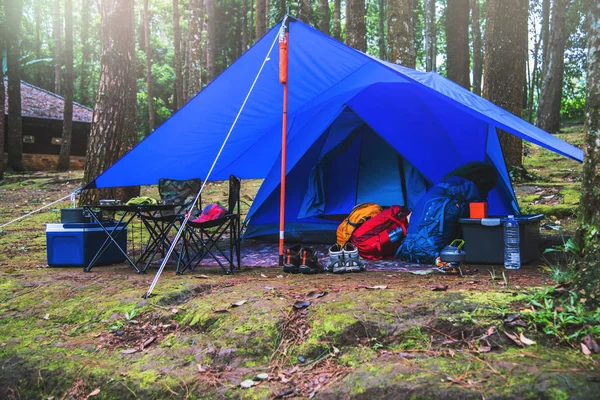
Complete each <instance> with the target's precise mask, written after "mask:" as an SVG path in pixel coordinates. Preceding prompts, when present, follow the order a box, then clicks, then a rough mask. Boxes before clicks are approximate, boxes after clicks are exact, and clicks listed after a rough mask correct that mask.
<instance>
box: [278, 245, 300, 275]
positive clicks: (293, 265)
mask: <svg viewBox="0 0 600 400" xmlns="http://www.w3.org/2000/svg"><path fill="white" fill-rule="evenodd" d="M303 250H304V249H303V247H302V245H301V244H296V245H294V246H292V247H290V248H287V249H286V251H285V255H284V257H285V263H284V264H283V272H287V273H288V274H297V273H298V272H300V269H299V268H300V264H301V261H302V259H301V258H300V257H301V254H302V252H303Z"/></svg>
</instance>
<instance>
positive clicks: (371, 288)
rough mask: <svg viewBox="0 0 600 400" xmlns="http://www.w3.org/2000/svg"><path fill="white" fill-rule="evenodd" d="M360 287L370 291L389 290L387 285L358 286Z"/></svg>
mask: <svg viewBox="0 0 600 400" xmlns="http://www.w3.org/2000/svg"><path fill="white" fill-rule="evenodd" d="M358 287H359V288H362V289H369V290H383V289H387V285H377V286H365V285H358Z"/></svg>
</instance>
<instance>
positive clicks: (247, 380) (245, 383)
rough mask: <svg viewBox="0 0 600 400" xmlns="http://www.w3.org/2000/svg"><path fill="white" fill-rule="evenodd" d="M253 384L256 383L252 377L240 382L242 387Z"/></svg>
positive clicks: (246, 387)
mask: <svg viewBox="0 0 600 400" xmlns="http://www.w3.org/2000/svg"><path fill="white" fill-rule="evenodd" d="M255 384H256V383H255V382H254V381H253V380H252V379H246V380H245V381H243V382H242V383H240V386H241V387H242V389H249V388H251V387H252V386H254V385H255Z"/></svg>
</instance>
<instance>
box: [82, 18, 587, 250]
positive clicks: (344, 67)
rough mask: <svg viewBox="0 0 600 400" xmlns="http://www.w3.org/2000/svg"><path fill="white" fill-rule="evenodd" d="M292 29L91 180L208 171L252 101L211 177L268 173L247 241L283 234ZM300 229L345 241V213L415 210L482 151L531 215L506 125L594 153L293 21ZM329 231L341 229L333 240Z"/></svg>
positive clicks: (502, 186) (292, 120) (504, 188)
mask: <svg viewBox="0 0 600 400" xmlns="http://www.w3.org/2000/svg"><path fill="white" fill-rule="evenodd" d="M279 30H280V25H277V26H275V27H274V28H273V29H271V30H270V31H269V32H268V33H267V34H266V35H265V36H264V37H263V38H262V39H261V40H259V41H258V42H257V43H256V44H255V45H254V46H253V47H252V48H251V49H249V50H248V51H247V52H246V53H245V54H244V55H243V56H242V57H240V58H239V59H238V60H237V61H236V62H235V63H234V64H233V65H231V66H230V67H229V68H228V69H227V70H225V71H224V72H223V73H222V74H221V75H220V76H219V77H218V78H217V79H215V80H214V81H213V82H212V83H211V84H210V85H208V86H207V87H206V88H205V89H204V90H203V91H202V92H200V93H199V94H198V95H196V96H195V97H194V98H192V99H191V100H190V101H189V102H188V103H187V104H186V105H185V106H184V107H182V108H181V109H180V110H179V111H177V112H176V113H175V114H174V115H173V116H172V117H171V118H169V119H168V120H167V121H166V122H165V123H163V124H162V125H161V126H160V127H159V128H157V129H156V130H155V131H154V132H153V133H152V134H151V135H149V136H148V137H147V138H146V139H144V140H143V141H142V142H141V143H140V144H138V145H137V146H136V147H135V148H134V149H132V150H131V151H130V152H129V153H127V154H126V155H125V156H123V157H122V158H121V159H120V160H119V161H117V162H116V163H115V164H114V165H113V166H111V167H110V168H109V169H107V170H106V171H105V172H104V173H102V174H101V175H100V176H98V177H97V178H96V179H95V180H94V181H92V182H90V183H89V184H88V185H87V186H86V188H107V187H119V186H137V185H152V184H156V183H158V180H159V179H160V178H171V179H190V178H200V179H204V178H205V177H206V174H207V172H208V171H209V169H210V167H211V165H212V163H213V161H214V159H215V157H216V156H217V154H218V152H219V149H220V148H221V146H222V144H223V141H224V139H225V137H226V135H227V133H228V132H229V130H230V128H231V126H232V124H233V123H234V120H235V119H236V117H237V116H238V113H239V110H240V108H241V107H242V105H243V104H244V100H245V99H246V96H247V94H248V92H249V90H250V88H251V87H252V84H253V82H254V80H255V78H256V76H257V74H258V73H259V70H260V68H261V65H263V62H264V60H265V59H267V61H266V63H265V65H264V69H263V70H262V72H261V73H260V75H259V76H258V79H257V81H256V84H255V86H254V88H253V90H252V91H251V94H250V96H249V97H248V98H247V101H246V104H245V106H244V108H243V111H242V112H241V114H240V115H239V118H238V120H237V123H236V124H235V127H234V129H233V130H232V132H231V136H230V138H229V140H228V142H227V143H226V145H225V146H224V148H223V151H222V154H221V156H220V158H219V160H218V162H217V163H216V165H215V168H214V170H213V172H212V175H211V176H210V180H224V179H227V178H228V177H229V175H230V174H234V175H236V176H239V177H240V178H242V179H250V178H263V179H264V181H263V184H262V186H261V187H260V189H259V191H258V193H257V195H256V198H255V199H254V202H253V204H252V207H251V209H250V211H249V213H248V218H249V224H248V228H247V231H246V237H258V236H269V235H275V234H276V233H277V232H278V218H279V184H280V162H281V124H282V122H281V121H282V117H281V115H282V100H283V89H282V85H281V84H280V83H279V79H278V78H279V51H278V46H277V44H275V46H273V44H274V43H275V42H276V40H277V35H278V32H279ZM289 32H290V33H289V84H288V87H289V103H288V146H287V147H288V152H287V182H288V183H287V199H286V234H287V235H288V236H287V237H286V238H287V239H298V240H305V241H308V240H317V239H319V238H321V237H324V236H323V234H325V237H326V239H323V240H326V241H329V242H333V241H332V240H331V238H332V236H331V233H332V232H333V231H334V230H335V228H336V227H337V225H338V223H339V222H338V221H337V219H336V218H337V217H339V216H340V215H346V214H348V212H349V211H350V210H351V209H352V207H353V206H354V205H356V204H358V203H361V202H365V201H374V202H378V203H380V204H382V205H391V204H400V205H407V206H408V207H412V206H413V205H414V204H415V203H416V202H417V201H418V199H419V198H420V196H421V195H422V194H423V193H424V192H425V191H426V190H427V188H428V187H429V186H431V185H432V184H435V183H437V182H439V181H440V180H441V179H442V178H443V176H444V175H446V174H447V173H448V172H450V171H452V170H453V169H455V168H456V167H458V166H460V165H462V164H464V163H467V162H469V161H485V162H488V163H491V164H493V165H495V166H496V168H497V169H498V171H499V172H500V176H501V179H499V181H498V183H497V185H496V187H495V189H494V190H492V191H491V192H490V195H489V199H488V201H489V209H490V213H491V214H506V213H509V212H513V211H518V204H517V201H516V198H515V196H514V192H513V189H512V186H511V182H510V178H509V176H508V172H507V170H506V166H505V164H504V159H503V155H502V150H501V148H500V142H499V140H498V134H497V131H498V129H502V130H504V131H506V132H509V133H511V134H513V135H516V136H518V137H520V138H522V139H524V140H527V141H529V142H532V143H535V144H537V145H539V146H542V147H545V148H547V149H549V150H552V151H554V152H557V153H559V154H562V155H564V156H566V157H569V158H571V159H574V160H577V161H580V162H581V161H583V152H582V151H581V150H580V149H578V148H576V147H574V146H572V145H570V144H568V143H566V142H564V141H562V140H560V139H558V138H557V137H555V136H552V135H550V134H548V133H546V132H544V131H542V130H540V129H539V128H536V127H535V126H533V125H531V124H529V123H527V122H525V121H524V120H522V119H521V118H518V117H516V116H515V115H513V114H511V113H509V112H507V111H505V110H503V109H502V108H500V107H498V106H496V105H494V104H492V103H491V102H489V101H487V100H485V99H483V98H481V97H479V96H476V95H474V94H473V93H471V92H470V91H468V90H466V89H464V88H462V87H460V86H459V85H457V84H455V83H453V82H451V81H449V80H448V79H445V78H444V77H442V76H440V75H438V74H436V73H431V72H428V73H426V72H420V71H415V70H413V69H409V68H405V67H402V66H399V65H396V64H392V63H388V62H385V61H381V60H379V59H377V58H374V57H371V56H369V55H366V54H364V53H362V52H359V51H357V50H354V49H352V48H350V47H348V46H346V45H345V44H343V43H340V42H339V41H337V40H335V39H332V38H331V37H329V36H327V35H325V34H323V33H321V32H319V31H317V30H315V29H313V28H311V27H309V26H307V25H305V24H303V23H301V22H298V21H293V22H292V23H290V26H289ZM327 235H329V236H327Z"/></svg>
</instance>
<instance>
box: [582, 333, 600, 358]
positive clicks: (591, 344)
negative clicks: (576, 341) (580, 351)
mask: <svg viewBox="0 0 600 400" xmlns="http://www.w3.org/2000/svg"><path fill="white" fill-rule="evenodd" d="M583 343H585V345H586V346H587V347H588V349H590V350H592V351H593V352H594V353H600V346H598V343H596V341H595V340H594V338H593V337H592V335H591V334H589V333H588V334H587V335H585V337H584V338H583Z"/></svg>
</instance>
